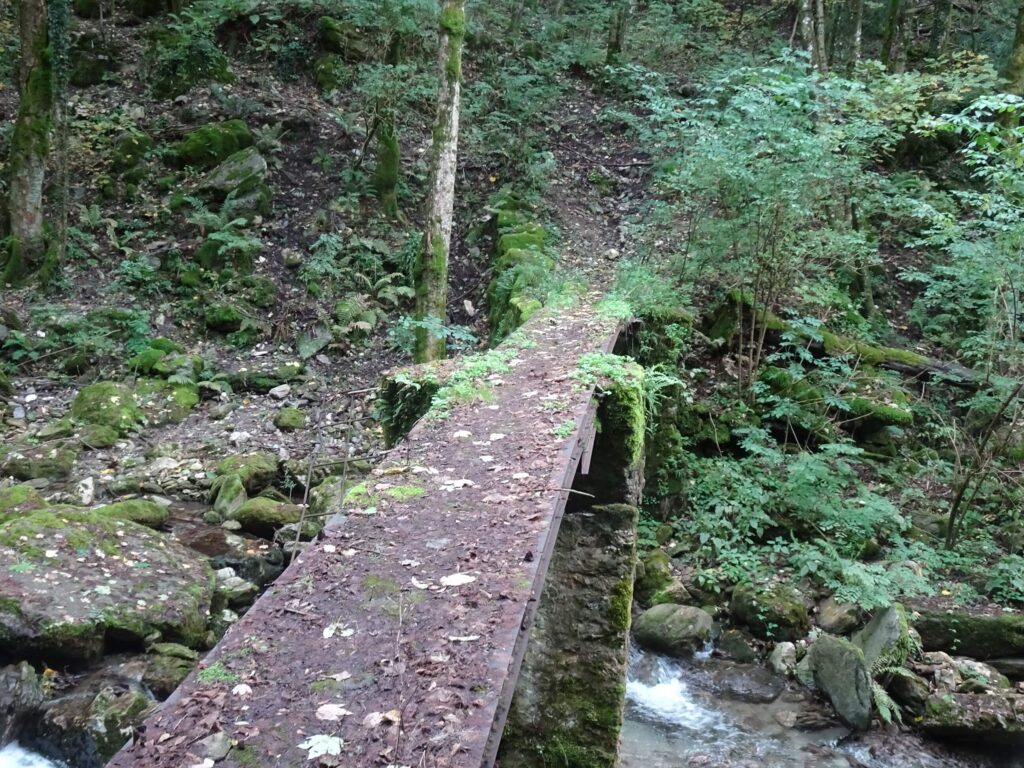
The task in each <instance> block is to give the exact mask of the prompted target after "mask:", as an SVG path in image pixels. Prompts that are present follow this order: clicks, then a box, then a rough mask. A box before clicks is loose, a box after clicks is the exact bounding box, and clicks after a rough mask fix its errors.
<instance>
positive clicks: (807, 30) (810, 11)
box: [800, 0, 818, 68]
mask: <svg viewBox="0 0 1024 768" xmlns="http://www.w3.org/2000/svg"><path fill="white" fill-rule="evenodd" d="M813 2H814V0H800V36H801V37H802V38H803V40H804V45H805V46H806V47H807V52H808V53H809V54H810V56H811V66H812V67H815V68H817V66H818V36H817V34H815V30H814V6H813Z"/></svg>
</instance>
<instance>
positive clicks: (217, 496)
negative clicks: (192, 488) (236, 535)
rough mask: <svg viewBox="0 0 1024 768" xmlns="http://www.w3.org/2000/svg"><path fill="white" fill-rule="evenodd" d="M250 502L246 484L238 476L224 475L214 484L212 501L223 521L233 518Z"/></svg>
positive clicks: (214, 508) (214, 509) (215, 510)
mask: <svg viewBox="0 0 1024 768" xmlns="http://www.w3.org/2000/svg"><path fill="white" fill-rule="evenodd" d="M248 500H249V496H248V495H247V494H246V492H245V484H244V483H243V482H242V478H241V476H239V475H237V474H230V475H223V476H221V477H218V478H217V479H216V480H214V482H213V488H212V489H211V496H210V501H211V502H212V504H213V511H214V512H215V513H217V515H218V516H219V518H220V519H221V520H226V519H231V517H232V516H233V515H234V514H235V512H237V511H238V510H239V509H241V508H242V505H243V504H245V502H246V501H248Z"/></svg>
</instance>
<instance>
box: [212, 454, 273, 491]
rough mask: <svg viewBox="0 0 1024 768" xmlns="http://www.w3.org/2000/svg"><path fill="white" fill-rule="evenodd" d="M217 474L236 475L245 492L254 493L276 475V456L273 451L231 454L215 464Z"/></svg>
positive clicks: (265, 485)
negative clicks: (241, 454)
mask: <svg viewBox="0 0 1024 768" xmlns="http://www.w3.org/2000/svg"><path fill="white" fill-rule="evenodd" d="M217 474H218V475H237V476H238V478H239V479H240V480H241V481H242V485H243V486H245V490H246V492H248V493H249V494H251V495H256V494H258V493H259V492H260V491H262V490H264V489H265V488H268V487H269V486H270V485H271V484H272V483H273V482H274V479H275V478H276V477H277V456H276V455H274V454H273V453H253V454H248V455H244V456H231V457H229V458H227V459H224V460H223V461H222V462H221V463H220V464H218V465H217Z"/></svg>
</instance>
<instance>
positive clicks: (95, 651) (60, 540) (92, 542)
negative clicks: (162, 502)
mask: <svg viewBox="0 0 1024 768" xmlns="http://www.w3.org/2000/svg"><path fill="white" fill-rule="evenodd" d="M0 562H2V563H4V564H5V566H6V567H5V568H4V569H3V570H0V654H3V653H5V652H6V653H10V652H12V651H17V652H18V653H21V654H32V655H38V656H43V657H44V658H46V660H47V661H49V662H51V663H54V662H57V661H62V660H71V661H73V660H88V659H94V658H96V657H98V656H100V655H101V654H102V652H103V648H104V643H105V641H106V640H108V639H117V640H120V641H122V642H125V641H127V642H134V643H137V644H138V645H140V646H141V645H142V644H143V643H144V642H147V641H149V642H151V641H153V640H155V639H160V638H165V639H169V640H176V641H180V642H182V643H183V644H185V645H190V646H196V645H199V644H201V643H202V641H203V639H204V637H205V633H206V622H207V615H208V611H209V607H210V601H211V599H212V597H213V574H212V572H211V570H210V567H209V565H208V563H207V561H206V560H205V558H203V557H202V556H200V555H199V554H197V553H194V552H192V551H190V550H188V549H186V548H185V547H183V546H182V545H181V544H179V543H178V542H176V541H175V540H173V539H171V538H169V537H167V536H165V535H163V534H160V533H156V532H154V531H151V530H149V529H148V528H144V527H142V526H140V525H136V524H135V523H132V522H129V521H125V520H114V519H110V518H107V517H103V516H101V515H97V514H95V513H91V512H76V513H75V514H73V515H71V514H64V513H63V512H54V511H45V512H37V513H34V514H32V515H29V516H28V517H23V518H20V519H18V520H14V521H11V522H8V523H6V524H4V525H3V526H0Z"/></svg>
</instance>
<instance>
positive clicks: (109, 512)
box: [93, 499, 169, 528]
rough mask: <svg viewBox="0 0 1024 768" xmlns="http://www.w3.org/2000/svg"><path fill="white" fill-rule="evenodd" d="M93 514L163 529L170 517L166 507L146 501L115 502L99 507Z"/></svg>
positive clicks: (128, 500)
mask: <svg viewBox="0 0 1024 768" xmlns="http://www.w3.org/2000/svg"><path fill="white" fill-rule="evenodd" d="M93 512H94V513H95V514H97V515H99V516H101V517H109V518H112V519H115V520H131V521H132V522H133V523H138V524H139V525H144V526H146V527H147V528H161V527H163V526H164V525H165V524H166V523H167V518H168V517H169V515H168V513H167V508H166V507H163V506H161V505H159V504H157V503H156V502H155V501H148V500H146V499H127V500H125V501H115V502H114V503H113V504H107V505H105V506H102V507H97V508H96V509H94V510H93Z"/></svg>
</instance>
